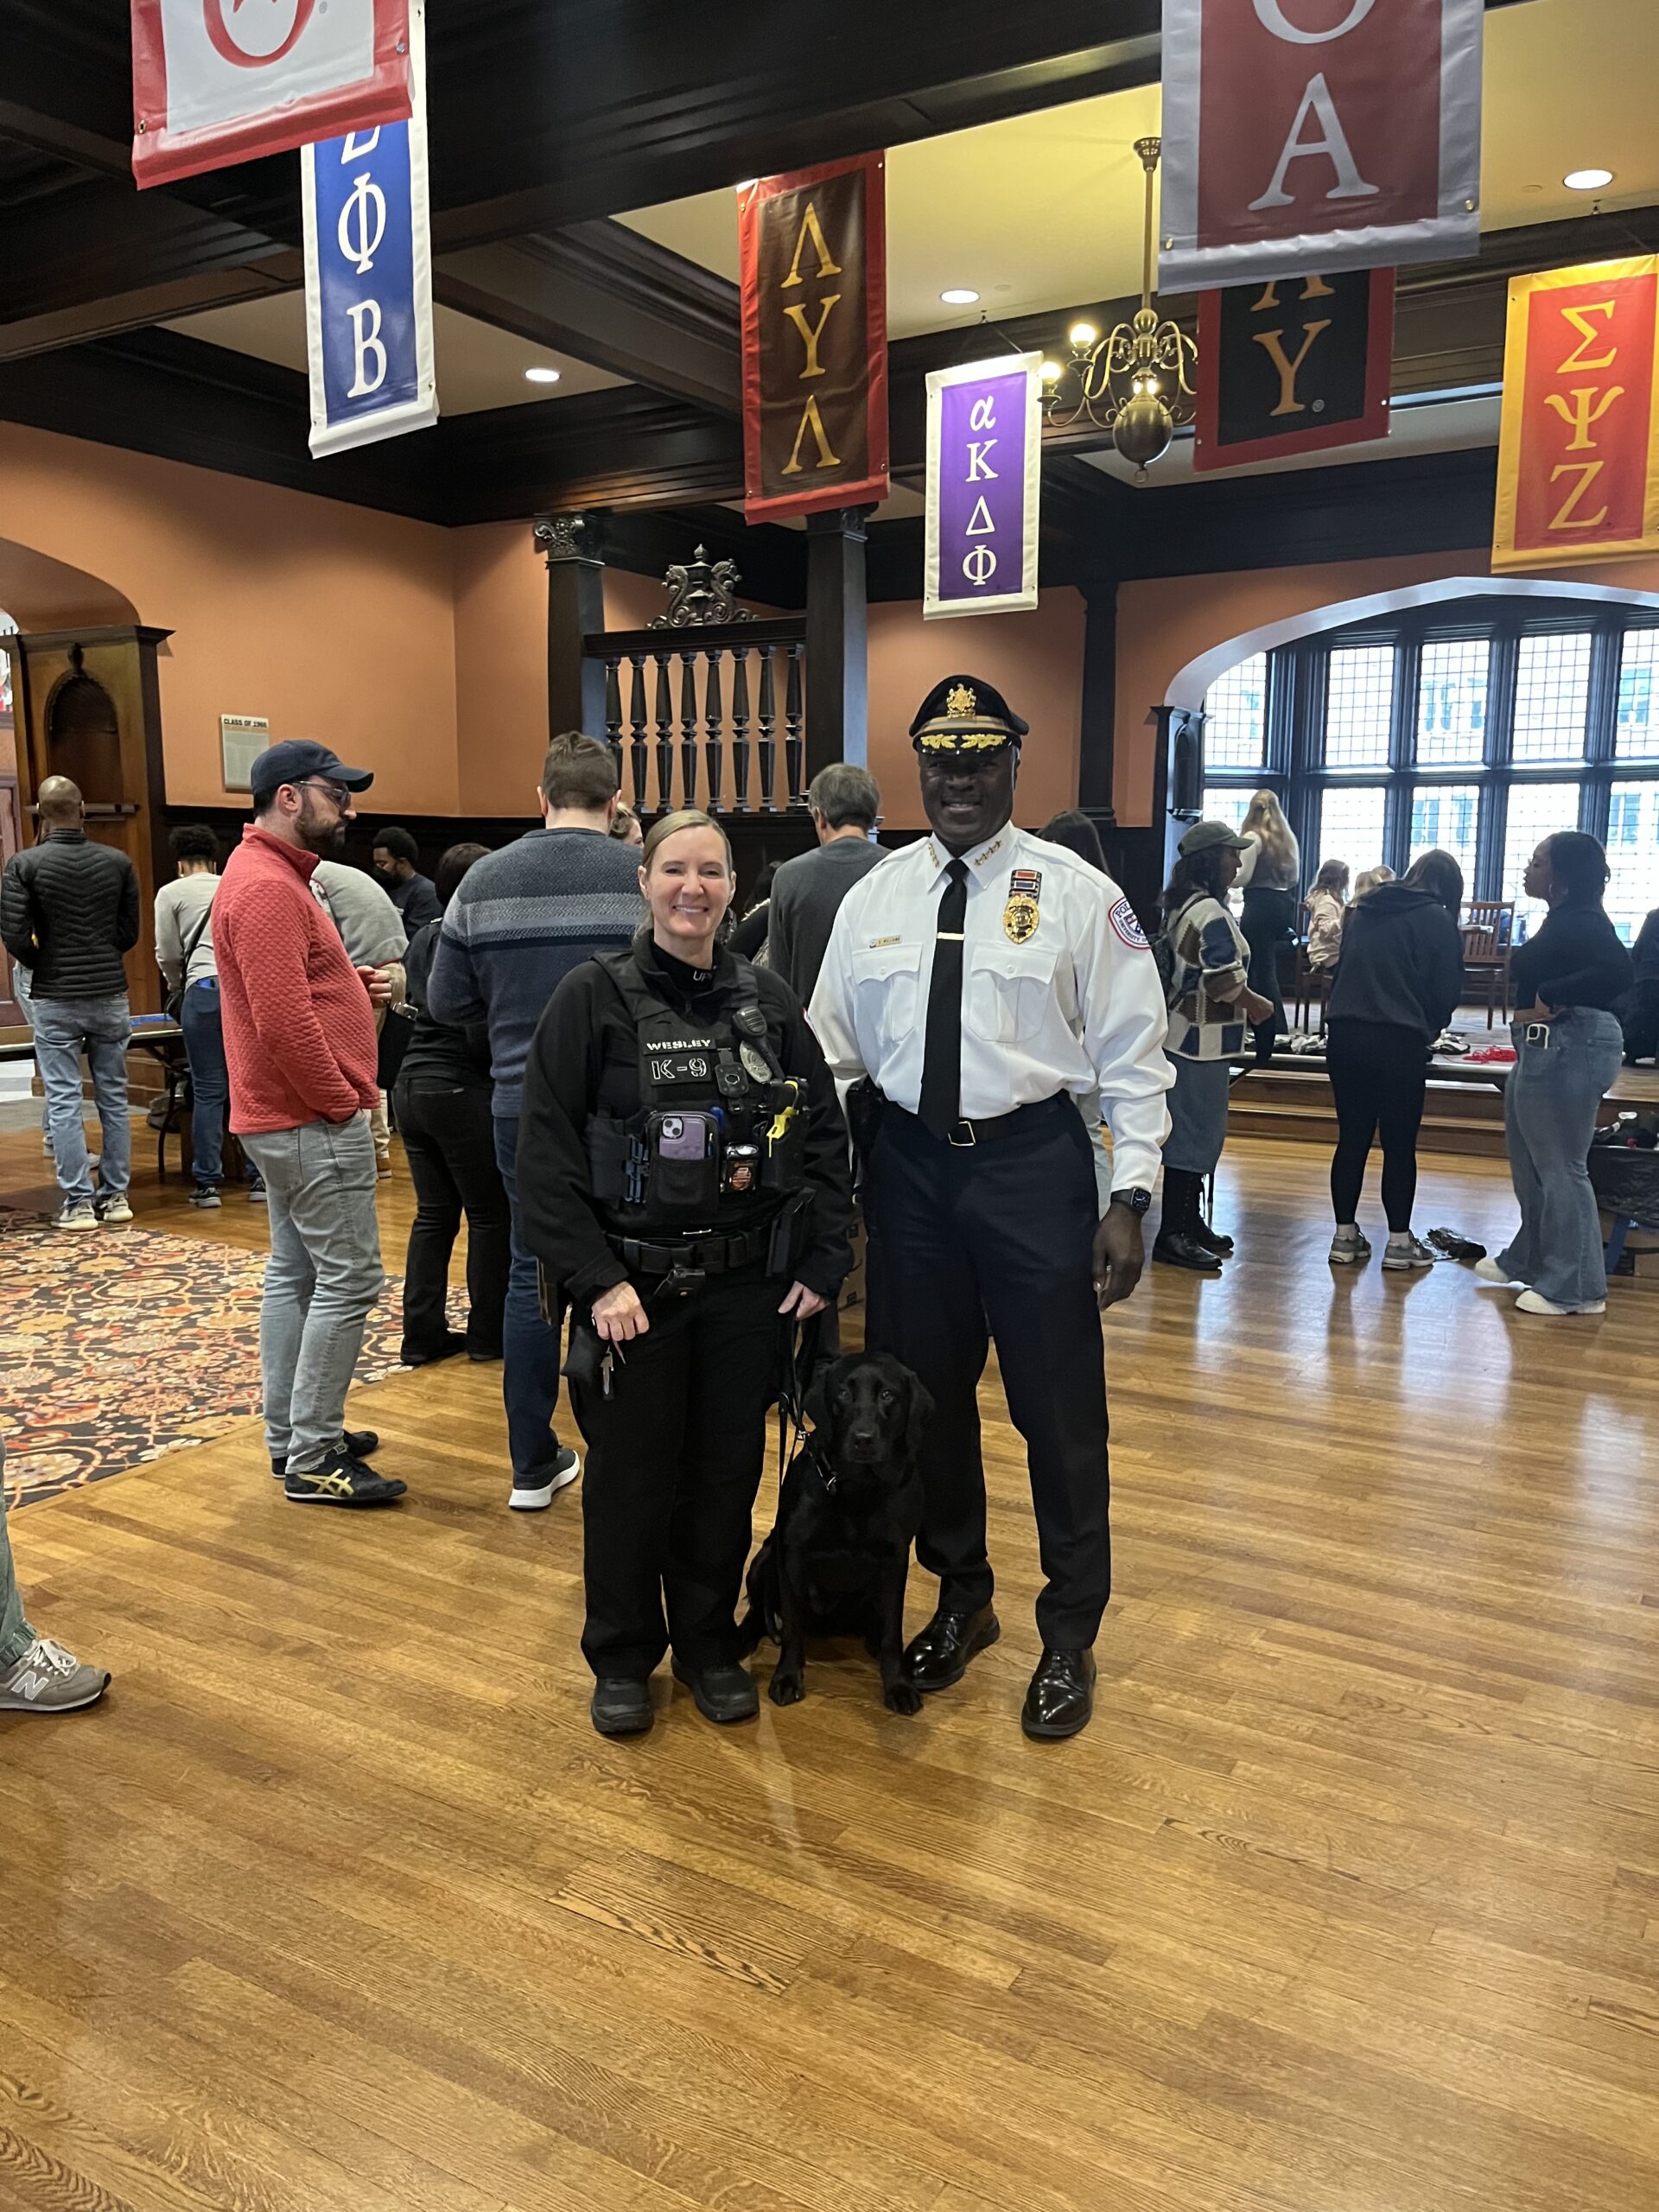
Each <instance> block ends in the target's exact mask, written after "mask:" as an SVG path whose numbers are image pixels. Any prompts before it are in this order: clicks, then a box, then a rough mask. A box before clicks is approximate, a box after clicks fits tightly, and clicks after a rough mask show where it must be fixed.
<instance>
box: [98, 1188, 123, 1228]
mask: <svg viewBox="0 0 1659 2212" xmlns="http://www.w3.org/2000/svg"><path fill="white" fill-rule="evenodd" d="M95 1209H96V1211H97V1214H98V1217H99V1220H100V1221H101V1222H103V1223H104V1224H105V1226H106V1227H107V1225H108V1224H110V1223H111V1222H112V1221H130V1220H131V1219H132V1208H131V1207H130V1205H128V1203H127V1194H126V1192H124V1191H117V1192H115V1193H114V1194H113V1196H111V1197H110V1198H99V1199H98V1200H96V1201H95Z"/></svg>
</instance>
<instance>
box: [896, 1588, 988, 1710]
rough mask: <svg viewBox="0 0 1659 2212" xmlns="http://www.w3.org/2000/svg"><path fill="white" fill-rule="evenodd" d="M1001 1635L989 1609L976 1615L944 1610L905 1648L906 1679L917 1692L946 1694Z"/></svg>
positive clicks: (980, 1609) (940, 1610) (986, 1608)
mask: <svg viewBox="0 0 1659 2212" xmlns="http://www.w3.org/2000/svg"><path fill="white" fill-rule="evenodd" d="M1001 1633H1002V1624H1001V1621H999V1620H998V1619H997V1618H996V1615H995V1613H994V1612H993V1611H991V1609H990V1607H989V1605H982V1606H980V1608H979V1609H978V1611H976V1612H971V1613H952V1612H947V1611H945V1610H944V1607H943V1606H941V1607H940V1609H939V1611H938V1612H937V1613H935V1614H934V1616H933V1618H932V1619H931V1621H929V1623H928V1624H927V1626H926V1627H925V1629H924V1630H922V1632H921V1634H920V1635H919V1636H918V1637H912V1640H911V1642H910V1643H908V1644H907V1645H906V1647H905V1675H906V1679H907V1680H908V1681H910V1682H911V1683H912V1685H913V1687H914V1688H917V1689H918V1690H948V1689H949V1688H950V1685H951V1684H952V1682H959V1681H961V1680H962V1678H963V1675H965V1674H966V1673H967V1671H968V1662H969V1660H970V1659H971V1658H972V1657H973V1656H974V1654H975V1653H976V1651H983V1650H984V1649H986V1648H987V1646H988V1645H989V1644H993V1643H995V1642H996V1639H997V1637H999V1636H1001Z"/></svg>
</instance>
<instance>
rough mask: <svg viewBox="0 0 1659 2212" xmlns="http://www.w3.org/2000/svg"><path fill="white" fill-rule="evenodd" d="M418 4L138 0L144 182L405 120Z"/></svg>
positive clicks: (135, 35)
mask: <svg viewBox="0 0 1659 2212" xmlns="http://www.w3.org/2000/svg"><path fill="white" fill-rule="evenodd" d="M409 9H410V0H132V100H133V105H132V113H133V136H132V174H133V177H134V180H135V181H136V182H137V184H138V186H139V187H140V188H141V189H142V188H143V187H144V186H146V185H152V184H168V183H171V182H172V181H174V180H175V178H178V177H182V176H195V175H199V174H200V172H201V171H202V170H204V169H217V168H226V167H227V166H228V165H229V164H230V163H232V162H251V161H254V160H256V159H257V157H258V156H260V155H262V154H282V153H287V152H289V151H291V150H292V149H293V148H294V147H296V146H302V145H304V144H305V143H306V142H307V141H308V140H310V139H316V138H321V137H330V136H333V135H334V133H336V132H338V131H343V130H372V128H373V127H374V125H375V124H388V123H398V122H401V121H402V120H403V119H404V118H405V117H406V116H407V115H408V113H409V111H410V88H409ZM65 12H66V14H72V13H73V9H72V8H70V7H69V6H68V5H67V0H66V8H65Z"/></svg>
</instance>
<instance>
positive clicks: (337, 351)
mask: <svg viewBox="0 0 1659 2212" xmlns="http://www.w3.org/2000/svg"><path fill="white" fill-rule="evenodd" d="M424 17H425V10H424V9H423V7H422V6H421V5H420V4H418V0H416V4H412V5H411V6H410V11H409V40H410V54H409V58H410V93H411V97H412V106H411V111H410V118H409V121H408V122H407V123H392V124H382V125H381V126H380V128H379V129H378V130H354V131H352V132H350V133H349V134H348V135H347V136H346V137H344V138H329V139H325V140H324V141H323V142H322V143H321V144H320V145H315V146H306V147H303V148H302V149H301V155H300V160H301V164H302V171H301V183H302V191H303V196H304V209H305V321H306V337H307V344H308V353H309V357H310V365H311V451H312V454H313V455H314V457H315V458H318V459H321V457H322V455H324V454H331V453H343V452H345V451H346V449H347V448H349V447H352V446H366V445H372V444H373V443H374V442H375V441H376V440H377V439H379V438H395V437H399V436H401V435H403V433H404V431H405V430H424V429H428V428H429V426H430V425H431V424H432V423H435V422H436V421H437V419H438V385H437V374H436V371H435V366H434V363H433V353H432V244H431V235H430V226H429V209H428V200H427V180H426V53H425V38H424V34H425V21H424Z"/></svg>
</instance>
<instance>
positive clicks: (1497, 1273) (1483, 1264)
mask: <svg viewBox="0 0 1659 2212" xmlns="http://www.w3.org/2000/svg"><path fill="white" fill-rule="evenodd" d="M1475 1273H1476V1274H1478V1276H1479V1277H1480V1279H1481V1281H1482V1282H1501V1283H1502V1284H1503V1287H1504V1288H1505V1289H1506V1290H1507V1289H1508V1288H1509V1287H1510V1284H1511V1283H1512V1282H1513V1281H1515V1277H1514V1276H1513V1275H1512V1274H1510V1272H1509V1270H1508V1268H1500V1267H1499V1266H1498V1264H1497V1261H1496V1260H1477V1261H1476V1262H1475Z"/></svg>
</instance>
